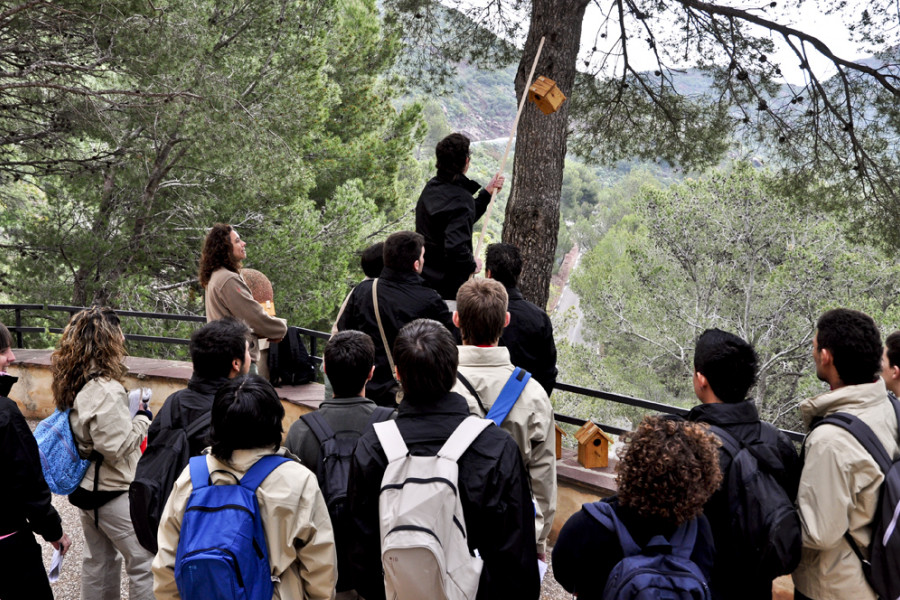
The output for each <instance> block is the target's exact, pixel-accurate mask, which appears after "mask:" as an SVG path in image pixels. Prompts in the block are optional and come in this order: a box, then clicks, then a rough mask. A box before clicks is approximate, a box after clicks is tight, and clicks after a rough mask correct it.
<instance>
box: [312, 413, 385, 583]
mask: <svg viewBox="0 0 900 600" xmlns="http://www.w3.org/2000/svg"><path fill="white" fill-rule="evenodd" d="M393 413H394V410H393V409H391V408H386V407H383V406H379V407H378V408H376V409H375V412H373V413H372V416H371V417H370V418H369V423H368V425H367V426H366V429H368V428H369V427H371V426H372V425H374V424H375V423H380V422H382V421H387V420H388V419H389V418H390V417H391V415H392V414H393ZM300 418H301V419H303V422H304V423H306V425H307V427H309V429H310V431H312V432H313V434H314V435H315V436H316V439H317V440H319V464H317V465H315V466H313V465H307V466H308V467H309V468H311V469H313V470H315V472H316V476H317V478H318V480H319V488H320V489H321V490H322V495H323V496H324V497H325V503H326V504H327V506H328V515H329V516H330V517H331V524H332V527H333V528H334V539H335V542H336V543H335V548H336V550H337V556H338V578H339V579H342V577H341V574H342V573H345V572H348V567H347V566H346V565H349V564H350V563H349V562H348V550H349V547H348V546H349V542H350V540H352V539H353V536H354V535H355V532H356V530H355V527H354V525H353V518H352V516H351V515H350V510H349V506H348V503H347V482H348V480H349V479H350V461H351V459H352V458H353V451H354V450H356V442H357V441H359V438H360V436H361V435H362V434H361V433H360V432H358V431H354V430H341V431H337V432H335V431H334V430H332V428H331V426H329V425H328V422H327V421H326V420H325V418H324V417H323V416H322V415H320V414H319V413H318V412H311V413H307V414H305V415H303V416H302V417H300ZM338 587H339V589H340V591H344V588H346V589H350V588H349V587H348V586H347V585H346V583H345V582H341V585H339V586H338Z"/></svg>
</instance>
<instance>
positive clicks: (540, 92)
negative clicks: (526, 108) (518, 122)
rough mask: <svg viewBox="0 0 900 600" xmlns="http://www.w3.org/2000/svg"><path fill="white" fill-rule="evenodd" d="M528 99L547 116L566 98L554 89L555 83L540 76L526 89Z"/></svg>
mask: <svg viewBox="0 0 900 600" xmlns="http://www.w3.org/2000/svg"><path fill="white" fill-rule="evenodd" d="M528 99H529V100H531V101H532V102H534V103H535V104H537V106H538V108H539V109H541V112H542V113H544V114H545V115H549V114H550V113H555V112H556V111H557V109H559V107H560V106H561V105H562V103H563V102H565V100H566V96H565V94H563V93H562V92H561V91H560V90H559V88H558V87H556V82H555V81H553V80H552V79H550V78H549V77H544V76H543V75H541V76H539V77H538V78H537V79H535V80H534V83H532V84H531V87H530V88H528Z"/></svg>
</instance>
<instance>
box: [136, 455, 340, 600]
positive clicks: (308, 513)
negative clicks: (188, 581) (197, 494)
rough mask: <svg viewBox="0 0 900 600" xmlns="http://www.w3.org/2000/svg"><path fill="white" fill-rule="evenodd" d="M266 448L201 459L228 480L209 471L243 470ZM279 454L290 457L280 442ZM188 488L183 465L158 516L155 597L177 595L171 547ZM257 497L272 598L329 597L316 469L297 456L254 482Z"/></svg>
mask: <svg viewBox="0 0 900 600" xmlns="http://www.w3.org/2000/svg"><path fill="white" fill-rule="evenodd" d="M271 453H272V450H271V448H265V449H263V448H256V449H253V450H235V451H234V454H233V455H232V457H231V461H230V462H228V463H225V462H221V461H219V460H218V459H217V458H215V457H214V456H212V455H211V454H208V455H207V456H206V461H207V465H208V466H209V471H210V473H212V480H213V483H214V484H223V483H224V484H231V483H234V479H233V478H232V477H231V476H230V475H227V474H225V473H221V472H220V473H216V472H214V471H216V470H220V471H222V470H224V471H229V472H231V473H234V474H235V475H238V476H243V475H244V473H246V472H247V470H248V469H249V468H250V467H251V466H253V464H254V463H255V462H256V461H257V460H259V458H260V457H262V456H265V455H267V454H271ZM278 454H279V455H281V456H289V457H290V458H295V457H294V456H292V455H290V454H289V453H288V452H287V450H285V449H284V448H281V449H279V451H278ZM192 489H193V486H191V474H190V467H185V469H184V472H182V473H181V475H180V476H179V477H178V480H177V481H176V482H175V487H174V488H172V495H170V496H169V501H168V502H167V503H166V507H165V509H163V513H162V517H161V518H160V523H159V533H158V534H157V536H158V537H157V539H158V542H159V552H157V554H156V558H154V559H153V592H154V594H155V595H156V600H169V599H174V598H180V596H179V595H178V587H177V586H176V584H175V552H176V549H177V548H178V534H179V531H181V520H182V518H183V517H184V511H185V508H187V503H188V498H189V497H190V495H191V491H192ZM256 497H257V499H258V500H259V509H260V511H261V512H262V522H263V528H264V529H265V531H266V546H267V548H268V550H269V563H270V564H271V566H272V574H273V575H275V576H277V577H278V578H279V579H280V580H281V581H279V582H276V583H275V594H274V595H273V596H272V597H273V598H274V599H276V600H305V599H310V600H314V599H326V600H327V599H331V598H334V586H335V584H336V583H337V557H336V555H335V552H334V532H333V531H332V529H331V519H330V518H329V516H328V508H327V507H326V506H325V499H324V498H323V497H322V492H320V491H319V484H318V483H317V482H316V476H315V474H314V473H312V472H311V471H310V470H309V469H307V468H306V467H304V466H303V465H301V464H300V463H299V462H290V463H285V464H283V465H281V466H279V467H277V468H276V469H275V470H274V471H272V473H271V474H270V475H269V476H268V477H266V479H265V480H264V481H263V482H262V484H261V485H260V486H259V488H257V490H256Z"/></svg>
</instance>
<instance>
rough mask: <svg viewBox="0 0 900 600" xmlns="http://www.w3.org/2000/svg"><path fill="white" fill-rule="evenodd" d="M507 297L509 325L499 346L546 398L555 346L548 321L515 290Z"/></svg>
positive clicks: (550, 388)
mask: <svg viewBox="0 0 900 600" xmlns="http://www.w3.org/2000/svg"><path fill="white" fill-rule="evenodd" d="M506 292H507V294H509V309H508V310H509V325H507V326H506V328H505V329H504V330H503V335H501V336H500V345H501V346H506V347H507V348H508V349H509V358H510V360H511V361H512V364H514V365H516V366H517V367H522V368H523V369H525V370H526V371H528V372H529V373H531V376H532V377H534V378H535V379H537V381H538V383H540V384H541V387H543V388H544V391H545V392H547V395H548V396H549V395H550V392H552V391H553V386H554V385H555V384H556V342H554V341H553V325H552V324H551V323H550V317H548V316H547V313H545V312H544V311H542V310H541V309H540V308H538V307H537V305H535V304H532V303H531V302H529V301H528V300H526V299H525V298H524V297H523V296H522V292H520V291H519V290H518V288H514V287H511V288H506Z"/></svg>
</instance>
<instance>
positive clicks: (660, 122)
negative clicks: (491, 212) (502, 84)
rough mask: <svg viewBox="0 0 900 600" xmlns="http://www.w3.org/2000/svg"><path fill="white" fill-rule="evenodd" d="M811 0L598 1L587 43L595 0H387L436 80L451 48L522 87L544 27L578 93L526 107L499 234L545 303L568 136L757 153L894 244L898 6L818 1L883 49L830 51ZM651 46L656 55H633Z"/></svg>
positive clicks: (605, 149)
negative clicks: (748, 3) (797, 19)
mask: <svg viewBox="0 0 900 600" xmlns="http://www.w3.org/2000/svg"><path fill="white" fill-rule="evenodd" d="M813 2H814V0H791V1H790V2H789V3H788V5H785V6H782V5H781V4H779V3H778V2H771V3H768V4H765V5H763V6H760V7H758V8H739V7H736V6H734V5H732V4H731V3H729V2H702V1H699V0H672V1H667V0H663V1H660V0H608V1H598V2H594V3H593V4H594V5H595V8H596V14H598V15H599V18H598V19H596V20H594V21H592V22H591V25H592V26H594V29H592V30H591V31H589V32H586V33H587V34H589V35H590V36H591V37H592V39H593V40H594V45H593V47H592V48H590V49H583V48H582V49H580V48H579V42H580V40H581V37H582V30H583V27H584V26H585V20H584V19H585V14H586V9H587V7H588V4H589V2H588V0H531V1H526V0H482V1H480V2H468V1H464V0H447V1H446V2H441V3H437V2H432V1H430V0H388V1H387V2H386V3H385V5H386V7H388V9H389V10H390V11H392V12H391V14H393V15H395V17H394V18H396V19H397V24H396V26H397V29H398V30H400V31H402V32H403V33H404V35H405V39H406V41H407V43H408V44H410V45H411V46H412V48H413V52H412V53H411V55H410V57H409V61H408V65H409V66H411V67H412V68H415V69H418V71H417V72H421V73H432V74H436V75H437V77H435V78H432V79H431V80H430V81H431V82H432V83H434V82H439V81H440V78H441V76H443V75H446V73H447V70H448V69H451V68H452V62H450V63H448V62H447V60H446V59H447V58H450V59H452V60H468V61H474V62H477V63H487V64H490V63H495V62H501V63H502V62H503V61H510V60H513V61H517V62H518V64H519V71H518V75H517V78H516V90H515V92H516V95H517V96H518V97H521V94H523V93H525V91H526V90H525V89H524V87H525V84H526V82H525V79H526V77H527V73H528V71H529V70H530V66H531V63H532V61H533V60H534V58H535V54H536V50H537V47H538V44H539V42H540V40H541V38H546V45H545V47H544V51H543V53H542V55H541V58H540V61H539V62H538V66H537V73H538V74H541V75H545V76H548V77H550V78H551V79H553V80H555V81H556V82H557V84H558V85H559V87H560V89H561V90H562V91H563V92H564V93H565V94H566V95H567V96H568V97H569V101H567V102H566V103H565V104H564V105H563V107H562V108H561V110H560V111H558V112H557V113H554V114H553V115H550V116H543V115H541V114H540V113H539V111H537V109H536V108H534V107H529V108H527V109H526V111H525V113H524V115H523V119H522V121H521V122H520V125H519V130H518V138H517V147H518V151H517V153H516V160H515V164H514V176H513V189H512V190H511V192H510V201H509V203H508V205H507V212H506V221H505V226H504V239H505V240H506V241H511V242H514V243H518V244H519V245H520V246H521V247H522V249H523V252H524V254H525V258H526V273H525V274H524V275H523V288H524V291H525V294H526V296H528V297H529V298H530V299H532V300H534V301H536V302H538V303H539V304H540V303H542V302H543V301H544V300H546V289H547V286H548V284H549V277H548V267H547V265H548V263H550V262H552V257H553V250H554V249H555V242H556V240H555V233H556V230H557V225H558V219H559V196H560V190H561V185H562V176H561V173H562V169H563V161H562V157H563V156H565V153H566V151H567V149H568V147H569V144H570V142H571V148H572V149H574V150H575V151H576V152H578V153H579V154H581V155H582V156H585V157H587V158H589V159H592V160H596V161H600V162H605V163H612V162H615V161H617V160H620V159H626V158H631V157H642V158H646V159H653V160H656V159H662V160H666V161H669V162H671V163H675V164H678V165H681V166H682V167H684V168H686V169H698V168H703V167H705V166H708V165H711V164H716V163H718V162H719V161H721V160H722V159H723V158H724V157H725V156H726V155H727V154H729V153H737V154H738V155H752V154H761V155H762V156H764V157H766V159H767V160H768V161H770V162H771V164H772V167H773V170H774V171H775V172H779V173H780V174H781V175H782V176H783V177H784V178H785V179H786V180H789V181H790V185H792V186H794V187H796V186H802V188H803V189H804V190H805V193H804V194H797V195H795V197H797V198H799V199H802V201H806V202H810V203H813V204H814V205H816V206H817V207H822V208H827V209H831V210H836V211H840V212H841V214H842V216H845V217H847V218H849V219H850V221H851V222H853V223H854V224H856V225H862V224H864V225H865V226H864V227H859V226H857V227H856V228H855V229H856V231H858V232H862V233H864V234H865V235H866V236H868V237H869V238H870V239H874V240H877V241H878V242H880V243H882V244H885V245H888V246H892V247H894V248H897V247H900V233H898V232H900V227H898V226H897V224H898V223H897V216H896V215H897V214H900V210H898V209H900V196H898V192H897V190H898V189H900V181H898V179H897V178H898V172H900V169H898V167H900V165H898V154H897V137H898V131H900V130H898V127H900V118H898V117H900V110H898V108H897V107H898V106H900V103H898V98H900V65H898V58H900V27H898V21H900V11H898V9H897V6H896V4H895V3H893V2H888V1H887V0H876V1H875V2H870V3H866V4H865V5H862V4H860V3H854V2H840V3H837V4H834V3H828V2H824V1H823V2H819V3H817V4H815V6H817V7H819V8H820V10H821V12H823V13H833V14H836V15H838V16H842V17H843V18H844V20H845V22H846V23H847V25H848V27H849V31H850V34H849V35H850V36H851V37H852V38H853V40H854V41H855V42H857V43H858V47H859V48H860V50H862V51H864V52H869V53H871V54H872V56H873V59H872V60H870V61H852V60H848V59H847V58H846V57H843V56H839V55H837V54H835V53H834V52H833V51H832V50H831V49H830V47H829V41H830V40H826V39H822V38H821V37H818V32H817V31H815V30H806V31H804V26H798V25H794V24H792V23H791V21H790V19H789V15H790V13H791V11H792V10H796V9H798V8H801V7H804V6H810V5H813ZM444 7H449V8H450V9H451V10H449V11H445V10H444ZM782 9H788V10H782ZM485 31H491V32H493V33H496V34H497V35H499V36H500V37H501V39H502V41H497V39H496V38H495V37H494V36H492V35H486V34H485ZM776 45H780V46H782V47H783V48H785V49H786V51H787V52H788V53H789V54H790V55H791V56H793V57H794V59H793V60H795V61H796V64H795V65H790V67H791V68H793V66H796V67H797V68H798V69H799V71H800V73H801V77H800V78H799V79H800V81H801V82H800V83H799V84H797V83H793V82H789V81H788V80H787V79H786V78H785V72H787V71H788V65H781V64H778V61H777V60H775V58H774V57H775V56H776V54H775V50H776ZM647 54H649V56H650V60H651V63H652V64H650V65H646V64H642V63H641V62H640V61H639V60H638V59H637V58H636V57H638V56H640V55H647ZM777 56H783V54H778V55H777ZM823 64H825V65H826V67H823V66H822V65H823ZM688 67H696V68H699V69H701V70H702V72H703V73H704V74H705V75H706V76H707V77H708V78H709V80H710V81H711V84H712V86H711V87H710V88H709V92H707V93H699V94H698V93H694V92H693V91H691V90H685V89H684V87H683V86H680V85H679V74H680V73H682V72H683V70H684V69H685V68H688ZM523 149H524V150H525V151H523ZM536 234H538V235H536ZM548 234H549V235H548Z"/></svg>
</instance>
